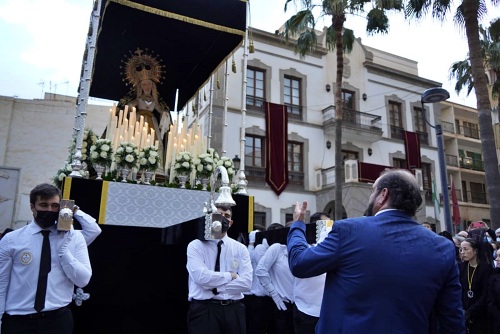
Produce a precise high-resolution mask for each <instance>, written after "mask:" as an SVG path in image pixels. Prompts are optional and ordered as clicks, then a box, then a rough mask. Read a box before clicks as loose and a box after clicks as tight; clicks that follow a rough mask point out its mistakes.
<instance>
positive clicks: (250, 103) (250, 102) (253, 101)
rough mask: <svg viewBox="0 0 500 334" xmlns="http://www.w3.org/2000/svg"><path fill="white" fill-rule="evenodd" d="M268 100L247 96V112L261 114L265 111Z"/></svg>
mask: <svg viewBox="0 0 500 334" xmlns="http://www.w3.org/2000/svg"><path fill="white" fill-rule="evenodd" d="M265 103H266V99H263V98H259V97H255V96H252V95H247V110H254V111H259V112H262V113H263V112H264V111H265Z"/></svg>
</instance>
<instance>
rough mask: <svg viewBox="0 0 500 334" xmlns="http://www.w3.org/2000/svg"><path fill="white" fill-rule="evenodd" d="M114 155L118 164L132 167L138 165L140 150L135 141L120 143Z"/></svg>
mask: <svg viewBox="0 0 500 334" xmlns="http://www.w3.org/2000/svg"><path fill="white" fill-rule="evenodd" d="M114 157H115V162H116V165H117V166H119V167H121V168H127V169H132V168H133V167H136V166H137V161H138V159H139V150H138V149H137V146H135V145H134V144H133V143H129V142H124V143H120V146H118V148H117V149H116V153H115V155H114Z"/></svg>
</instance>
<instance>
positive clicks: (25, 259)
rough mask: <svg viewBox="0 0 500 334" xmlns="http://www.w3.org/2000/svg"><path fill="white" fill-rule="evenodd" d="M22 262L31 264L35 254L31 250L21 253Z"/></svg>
mask: <svg viewBox="0 0 500 334" xmlns="http://www.w3.org/2000/svg"><path fill="white" fill-rule="evenodd" d="M20 258H21V263H22V264H24V265H26V264H30V262H31V260H33V254H31V252H28V251H26V252H22V253H21V256H20Z"/></svg>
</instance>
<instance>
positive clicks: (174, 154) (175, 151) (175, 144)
mask: <svg viewBox="0 0 500 334" xmlns="http://www.w3.org/2000/svg"><path fill="white" fill-rule="evenodd" d="M176 157H177V143H174V144H173V145H172V159H171V162H170V166H166V167H165V170H166V169H167V167H168V168H169V169H170V178H169V183H173V182H174V174H175V173H174V166H175V158H176Z"/></svg>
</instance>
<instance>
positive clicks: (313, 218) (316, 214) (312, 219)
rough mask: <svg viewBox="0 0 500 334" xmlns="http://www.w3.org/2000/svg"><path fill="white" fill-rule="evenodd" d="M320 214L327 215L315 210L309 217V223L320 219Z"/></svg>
mask: <svg viewBox="0 0 500 334" xmlns="http://www.w3.org/2000/svg"><path fill="white" fill-rule="evenodd" d="M321 216H327V217H328V215H327V214H326V213H324V212H315V213H313V214H312V215H311V217H310V218H309V224H314V223H316V222H317V221H318V220H321Z"/></svg>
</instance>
